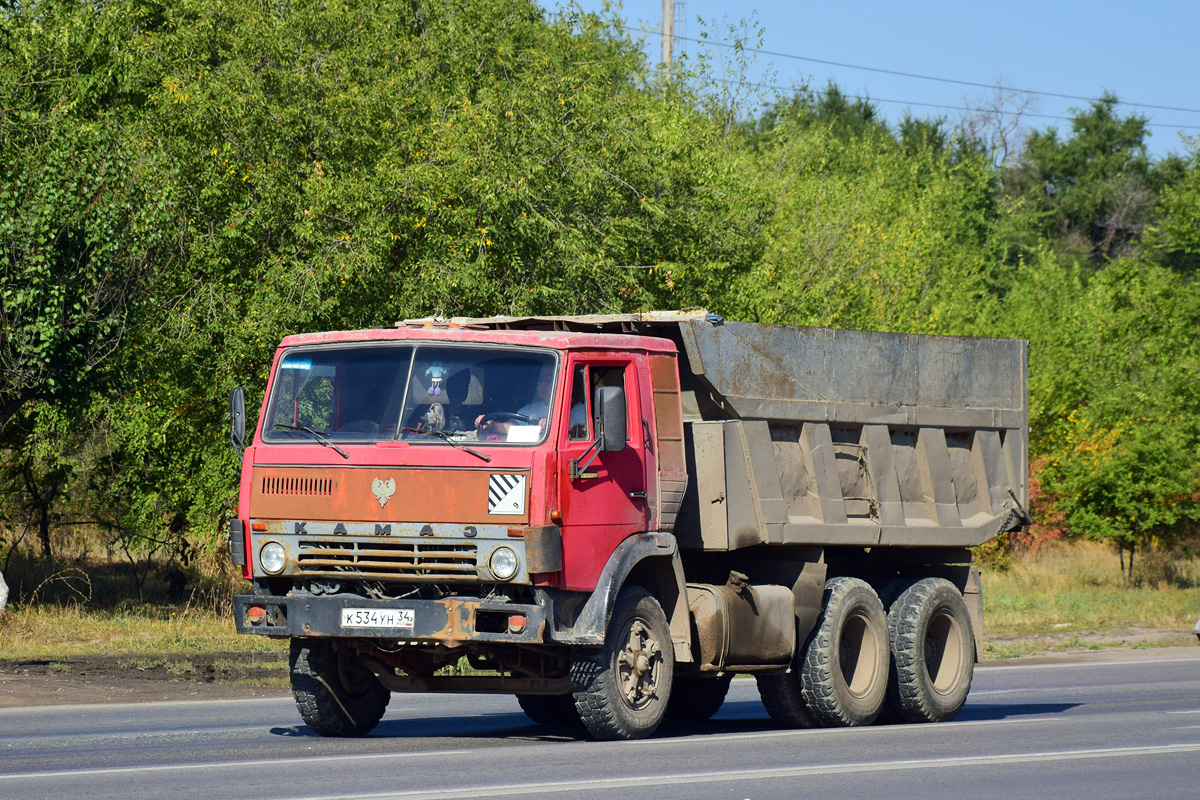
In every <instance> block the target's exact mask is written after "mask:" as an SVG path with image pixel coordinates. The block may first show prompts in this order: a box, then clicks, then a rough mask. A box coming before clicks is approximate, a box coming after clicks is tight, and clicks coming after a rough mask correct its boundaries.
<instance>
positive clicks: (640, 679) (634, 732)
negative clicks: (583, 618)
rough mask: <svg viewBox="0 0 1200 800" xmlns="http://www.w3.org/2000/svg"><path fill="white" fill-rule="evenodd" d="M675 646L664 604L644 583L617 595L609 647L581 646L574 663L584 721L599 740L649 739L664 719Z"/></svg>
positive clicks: (576, 694) (577, 707)
mask: <svg viewBox="0 0 1200 800" xmlns="http://www.w3.org/2000/svg"><path fill="white" fill-rule="evenodd" d="M674 671H675V650H674V646H673V645H672V644H671V632H670V629H669V628H668V627H667V617H666V615H665V614H664V613H663V610H662V606H660V605H659V603H658V601H657V600H655V599H654V596H653V595H651V594H650V593H649V592H648V591H646V590H645V589H643V588H642V587H640V586H626V587H625V588H624V589H622V590H621V594H620V595H619V596H618V597H617V604H616V607H615V608H614V609H613V614H612V620H611V621H610V622H609V625H608V632H607V633H606V634H605V637H604V646H603V647H601V648H599V649H595V648H588V649H582V648H580V649H579V650H577V651H576V652H575V654H574V656H573V657H572V662H571V683H572V685H573V687H574V691H573V692H572V694H573V695H574V698H575V710H576V711H577V712H578V714H579V720H580V722H582V723H583V726H584V727H585V728H587V730H588V733H590V734H591V735H592V736H594V737H595V738H597V739H644V738H646V737H647V736H650V735H652V734H653V733H654V732H655V731H656V730H658V726H659V725H660V724H662V721H663V717H664V715H665V714H666V710H667V702H668V701H669V700H670V696H671V683H672V678H673V675H672V673H673V672H674Z"/></svg>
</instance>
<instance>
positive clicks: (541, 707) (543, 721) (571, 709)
mask: <svg viewBox="0 0 1200 800" xmlns="http://www.w3.org/2000/svg"><path fill="white" fill-rule="evenodd" d="M517 703H518V704H519V705H520V706H521V710H522V711H524V712H525V716H527V717H529V719H531V720H532V721H534V722H536V723H537V724H538V725H549V726H551V727H563V728H566V727H574V726H577V725H579V714H578V713H577V712H576V711H575V698H574V697H572V696H571V695H569V694H519V695H517Z"/></svg>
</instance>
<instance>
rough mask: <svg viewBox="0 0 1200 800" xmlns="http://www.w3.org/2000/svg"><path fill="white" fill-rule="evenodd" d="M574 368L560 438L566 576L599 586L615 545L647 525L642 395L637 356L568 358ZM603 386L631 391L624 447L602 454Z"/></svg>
mask: <svg viewBox="0 0 1200 800" xmlns="http://www.w3.org/2000/svg"><path fill="white" fill-rule="evenodd" d="M567 369H568V372H567V375H568V381H569V385H568V386H567V394H566V397H568V398H570V399H569V403H568V406H567V413H566V414H563V415H562V419H561V424H562V426H563V427H562V429H561V430H560V436H559V442H561V443H562V444H561V447H560V453H561V458H560V461H559V463H560V464H561V469H560V470H559V481H560V483H559V499H560V504H561V506H562V509H561V513H562V535H563V580H564V583H565V585H566V588H571V589H592V588H595V585H596V579H597V578H598V577H599V575H600V571H601V570H602V569H604V564H605V563H606V562H607V561H608V557H609V556H610V555H611V554H612V552H613V550H614V548H616V546H617V545H618V544H619V543H620V542H621V541H622V540H624V539H625V538H626V537H628V536H630V535H632V534H634V533H638V532H640V531H643V530H645V529H646V508H647V506H646V486H647V481H646V458H645V445H646V443H645V438H644V437H645V431H644V430H643V426H642V424H641V422H640V420H641V419H642V409H641V393H640V392H639V391H638V380H639V378H638V372H637V369H636V365H635V363H634V361H633V360H632V359H631V358H625V359H615V358H589V357H586V356H583V355H577V356H574V357H572V358H571V359H569V360H568V365H567ZM600 386H620V387H621V388H622V389H623V390H624V393H625V416H626V419H625V449H624V450H622V451H620V452H608V453H598V452H597V449H598V448H597V447H595V446H594V443H595V440H596V429H597V426H596V419H595V409H594V408H593V401H594V399H595V395H596V388H597V387H600ZM573 462H574V463H576V464H577V469H575V470H572V468H571V465H572V463H573ZM572 472H576V473H577V474H576V477H574V478H572V477H571V475H572Z"/></svg>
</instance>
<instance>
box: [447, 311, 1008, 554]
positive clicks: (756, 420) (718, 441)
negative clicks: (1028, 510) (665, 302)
mask: <svg viewBox="0 0 1200 800" xmlns="http://www.w3.org/2000/svg"><path fill="white" fill-rule="evenodd" d="M450 322H451V323H452V324H458V325H462V326H464V327H468V328H469V327H476V326H478V327H485V328H506V329H532V330H564V331H594V332H609V333H614V332H621V333H634V334H638V335H642V336H660V337H665V338H669V339H671V340H673V341H675V342H676V344H677V346H678V347H679V351H680V365H679V372H680V389H681V395H682V408H683V423H684V449H685V453H686V461H687V463H686V474H687V477H688V480H687V488H686V492H685V493H684V494H683V496H682V497H681V498H679V499H678V507H677V508H676V509H673V508H671V507H670V506H671V504H672V503H673V502H675V501H673V500H672V498H671V497H670V496H669V493H664V495H663V498H662V503H663V506H664V508H663V512H664V513H663V519H664V520H670V519H672V518H674V520H675V521H674V525H673V526H670V525H664V527H666V528H667V529H668V530H670V532H673V533H674V535H675V537H676V538H677V540H678V542H679V546H680V548H681V549H683V550H709V551H723V550H737V549H741V548H745V547H752V546H757V545H823V546H830V545H848V546H857V547H879V546H897V547H909V548H915V547H970V546H975V545H979V544H982V543H984V542H986V541H988V540H989V539H991V538H993V537H994V536H996V535H997V534H999V533H1001V532H1003V531H1006V530H1011V529H1013V528H1015V527H1017V526H1018V525H1019V524H1020V522H1021V521H1022V520H1023V519H1024V517H1025V512H1024V510H1023V509H1024V506H1025V505H1026V504H1027V502H1028V475H1027V469H1026V463H1027V451H1028V441H1029V440H1028V402H1027V394H1026V370H1027V343H1026V342H1025V341H1023V340H1015V339H981V338H965V337H947V336H931V335H918V334H891V333H876V332H863V331H847V330H834V329H826V328H800V327H786V326H777V325H759V324H754V323H745V322H726V321H723V320H720V319H719V318H717V317H714V316H713V315H709V314H704V313H702V312H701V313H689V312H682V313H673V312H652V313H647V314H630V315H595V316H578V317H492V318H485V319H468V318H457V319H454V320H451V321H450ZM666 462H668V459H667V457H666V453H665V451H664V463H666ZM672 511H677V516H676V515H673V514H672V513H671V512H672ZM672 527H673V529H672Z"/></svg>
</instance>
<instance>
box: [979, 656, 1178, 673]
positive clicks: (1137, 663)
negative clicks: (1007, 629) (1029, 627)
mask: <svg viewBox="0 0 1200 800" xmlns="http://www.w3.org/2000/svg"><path fill="white" fill-rule="evenodd" d="M1194 662H1200V658H1147V659H1137V660H1134V661H1069V662H1064V663H1061V664H996V665H993V664H980V665H979V666H977V667H976V668H975V669H976V671H983V672H1005V671H1008V670H1016V669H1067V668H1071V667H1075V668H1078V667H1141V666H1144V665H1146V664H1187V663H1194Z"/></svg>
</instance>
